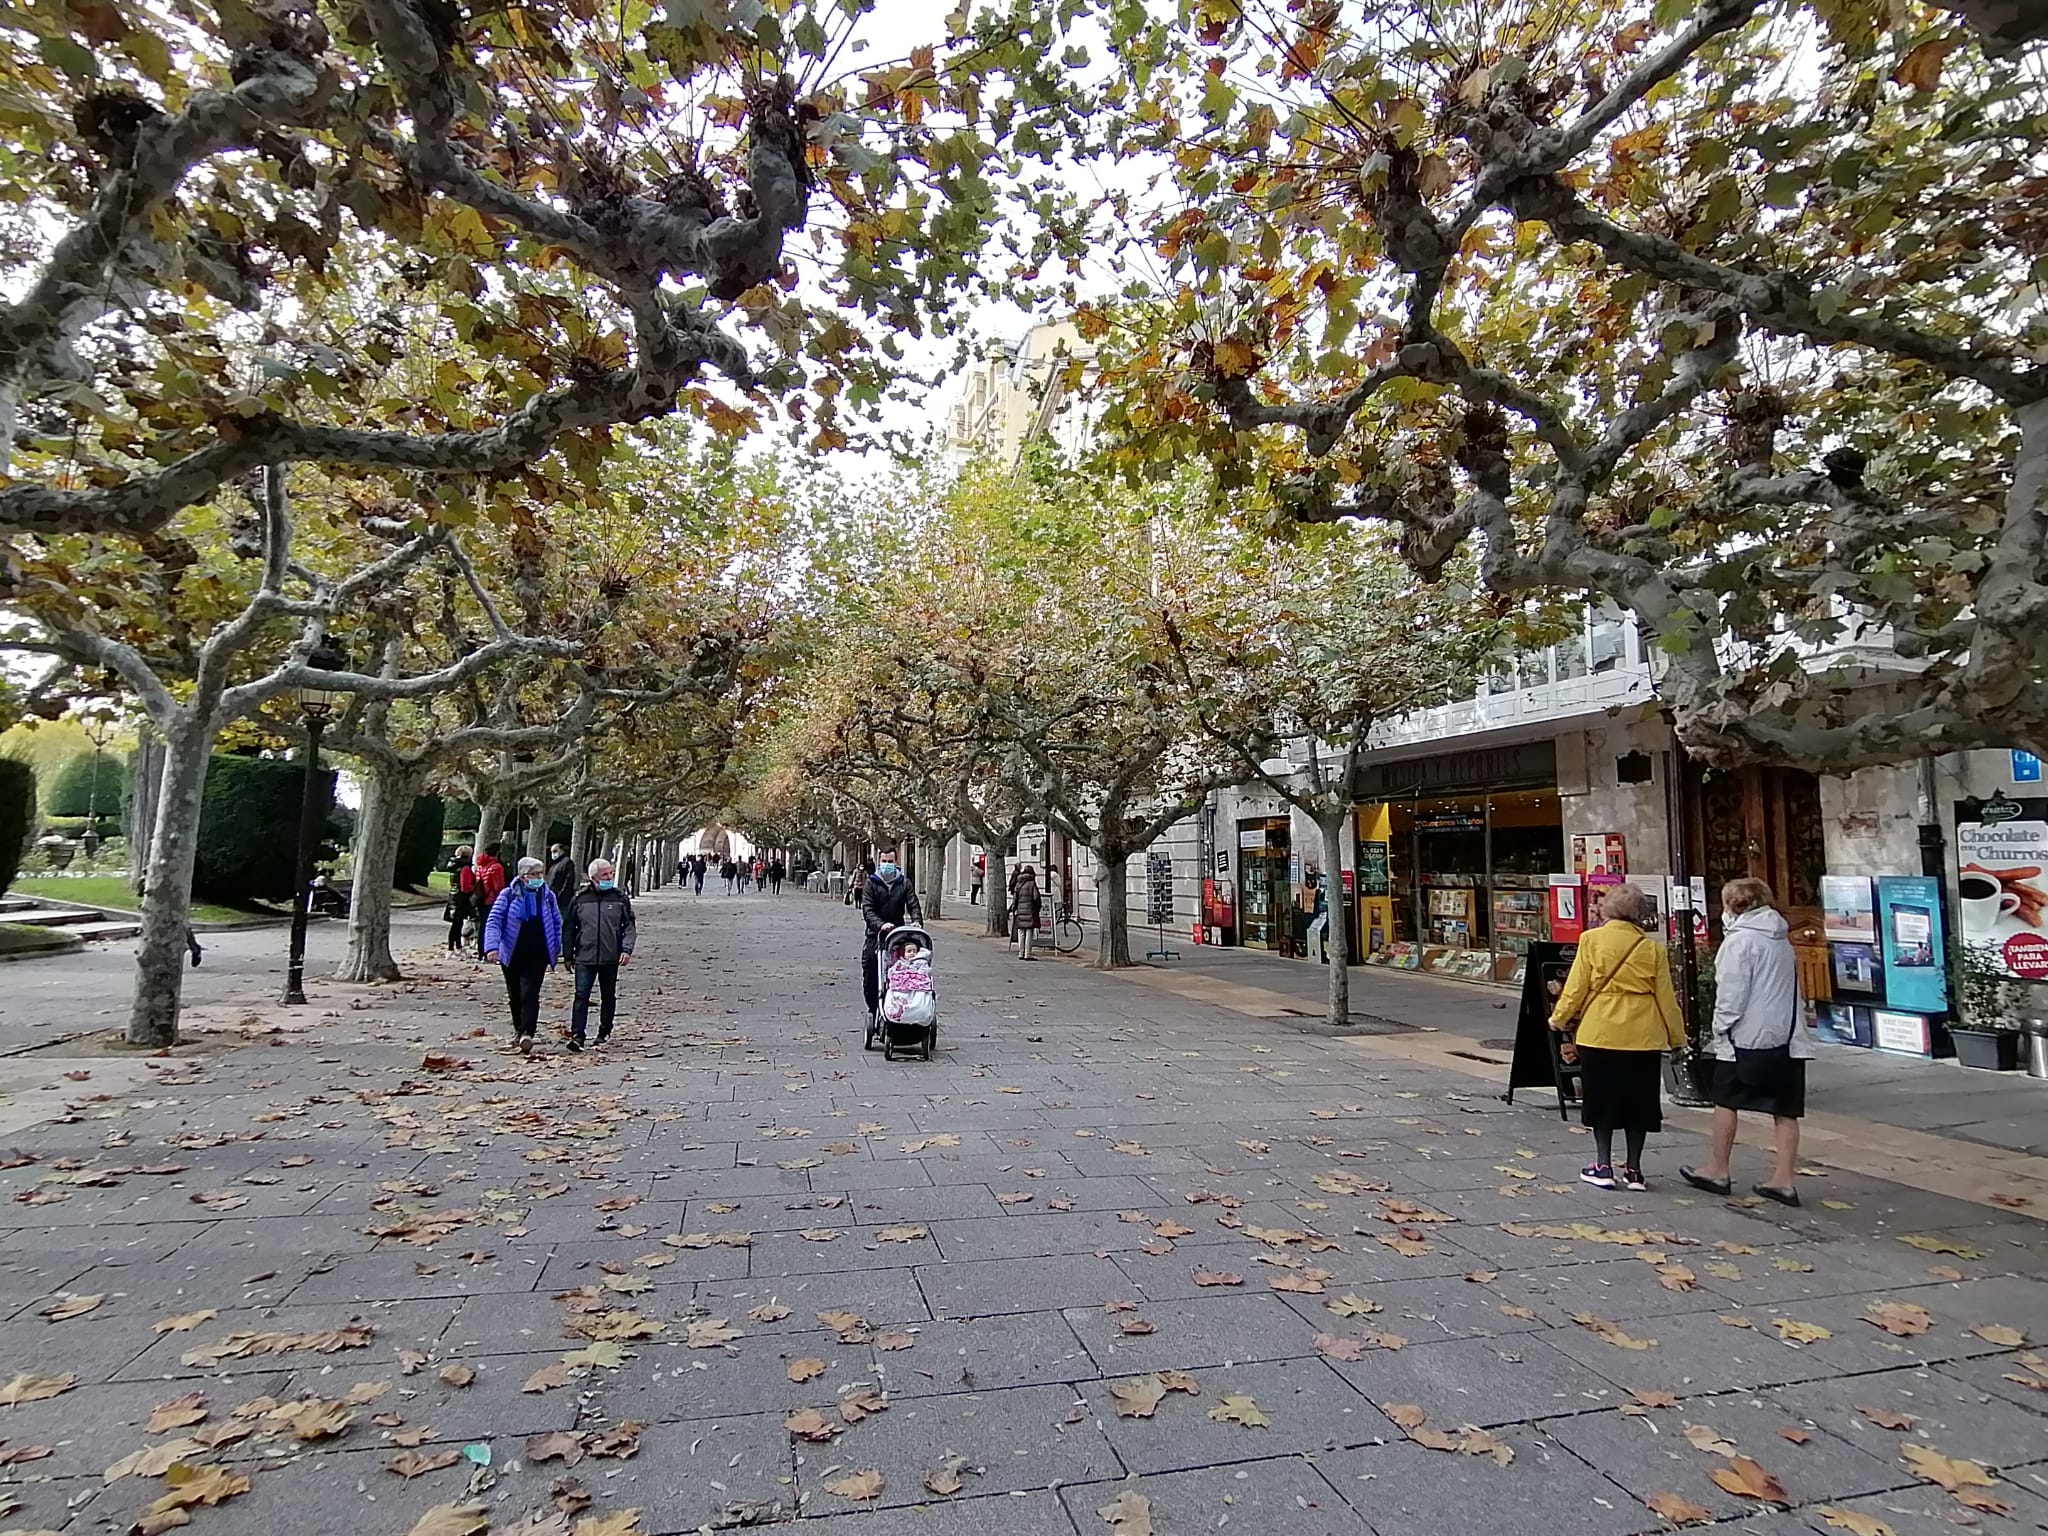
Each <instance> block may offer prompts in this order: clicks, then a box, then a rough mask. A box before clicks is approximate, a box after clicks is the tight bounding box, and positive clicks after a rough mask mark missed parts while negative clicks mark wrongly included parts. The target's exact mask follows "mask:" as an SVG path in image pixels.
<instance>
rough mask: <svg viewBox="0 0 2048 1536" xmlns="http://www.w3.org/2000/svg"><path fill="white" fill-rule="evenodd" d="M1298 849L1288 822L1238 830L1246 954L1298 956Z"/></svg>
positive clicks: (1267, 819) (1259, 822)
mask: <svg viewBox="0 0 2048 1536" xmlns="http://www.w3.org/2000/svg"><path fill="white" fill-rule="evenodd" d="M1293 844H1294V835H1293V827H1292V823H1291V822H1289V820H1288V819H1287V818H1286V817H1285V816H1261V817H1256V818H1253V819H1250V820H1245V821H1240V822H1238V824H1237V912H1238V942H1239V943H1240V944H1242V945H1244V946H1245V947H1246V948H1247V949H1266V950H1271V951H1273V952H1274V953H1276V954H1292V953H1293V952H1294V919H1293V908H1294V903H1293V887H1294V882H1293V878H1292V869H1291V864H1292V860H1293V852H1294V848H1293Z"/></svg>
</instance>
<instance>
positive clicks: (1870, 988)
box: [1828, 944, 1885, 1003]
mask: <svg viewBox="0 0 2048 1536" xmlns="http://www.w3.org/2000/svg"><path fill="white" fill-rule="evenodd" d="M1828 958H1829V961H1830V963H1831V965H1832V968H1833V971H1834V982H1835V995H1836V996H1837V997H1840V998H1844V999H1847V1000H1849V1001H1852V1002H1862V1003H1881V1002H1883V1001H1884V1000H1885V995H1884V972H1883V971H1882V970H1881V969H1880V967H1879V965H1878V958H1877V948H1876V946H1875V945H1871V944H1830V945H1829V946H1828Z"/></svg>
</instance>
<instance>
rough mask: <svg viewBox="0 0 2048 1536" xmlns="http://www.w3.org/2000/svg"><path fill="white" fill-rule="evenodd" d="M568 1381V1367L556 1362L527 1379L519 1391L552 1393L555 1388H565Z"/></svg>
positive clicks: (545, 1366) (543, 1367) (558, 1361)
mask: <svg viewBox="0 0 2048 1536" xmlns="http://www.w3.org/2000/svg"><path fill="white" fill-rule="evenodd" d="M569 1381H570V1370H569V1367H568V1366H567V1365H566V1364H564V1363H563V1362H562V1361H560V1360H557V1361H556V1362H555V1363H554V1364H553V1365H544V1366H542V1367H541V1368H540V1369H539V1370H537V1371H535V1372H534V1373H533V1374H532V1375H531V1376H529V1377H527V1378H526V1380H525V1382H524V1383H523V1384H521V1386H520V1388H519V1390H520V1391H522V1392H552V1391H553V1390H554V1389H555V1388H556V1387H566V1386H567V1385H569Z"/></svg>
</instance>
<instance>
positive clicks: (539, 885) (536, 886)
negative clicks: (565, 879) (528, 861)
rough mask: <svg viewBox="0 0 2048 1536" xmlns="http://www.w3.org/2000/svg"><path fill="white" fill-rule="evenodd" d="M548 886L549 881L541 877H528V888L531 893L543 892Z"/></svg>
mask: <svg viewBox="0 0 2048 1536" xmlns="http://www.w3.org/2000/svg"><path fill="white" fill-rule="evenodd" d="M546 886H547V881H545V880H543V879H541V877H540V876H539V875H528V876H527V877H526V888H527V889H528V890H529V891H538V890H543V889H545V888H546Z"/></svg>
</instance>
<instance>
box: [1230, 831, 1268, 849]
mask: <svg viewBox="0 0 2048 1536" xmlns="http://www.w3.org/2000/svg"><path fill="white" fill-rule="evenodd" d="M1237 846H1238V847H1240V848H1263V847H1265V846H1266V829H1265V828H1264V827H1239V828H1238V829H1237Z"/></svg>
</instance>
